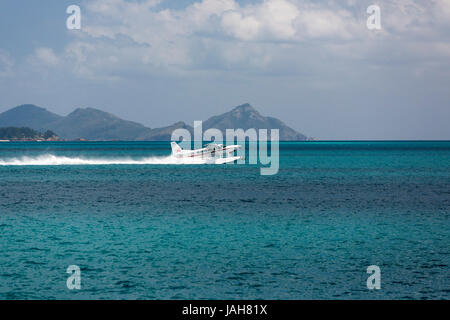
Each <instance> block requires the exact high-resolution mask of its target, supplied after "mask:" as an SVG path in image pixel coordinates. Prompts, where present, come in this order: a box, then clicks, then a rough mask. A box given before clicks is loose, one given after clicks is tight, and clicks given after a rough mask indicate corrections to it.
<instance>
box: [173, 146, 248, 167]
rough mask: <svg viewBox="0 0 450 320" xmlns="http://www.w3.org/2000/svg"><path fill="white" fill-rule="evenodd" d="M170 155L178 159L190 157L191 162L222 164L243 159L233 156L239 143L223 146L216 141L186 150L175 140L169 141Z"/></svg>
mask: <svg viewBox="0 0 450 320" xmlns="http://www.w3.org/2000/svg"><path fill="white" fill-rule="evenodd" d="M170 145H171V147H172V156H173V157H175V158H178V159H192V160H193V163H212V164H223V163H230V162H234V161H236V160H244V159H245V158H244V157H241V156H234V155H233V154H234V152H235V151H236V150H238V149H240V148H241V146H240V145H237V144H235V145H231V146H224V145H223V144H218V143H209V144H207V145H206V146H205V147H204V148H200V149H195V150H187V149H183V148H181V147H180V146H179V145H178V144H177V143H176V142H171V143H170Z"/></svg>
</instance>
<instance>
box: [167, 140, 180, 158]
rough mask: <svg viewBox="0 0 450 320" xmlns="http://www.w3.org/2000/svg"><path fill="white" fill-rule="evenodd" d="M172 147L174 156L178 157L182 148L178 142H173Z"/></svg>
mask: <svg viewBox="0 0 450 320" xmlns="http://www.w3.org/2000/svg"><path fill="white" fill-rule="evenodd" d="M170 146H171V147H172V155H176V154H177V153H179V152H181V150H182V149H181V147H180V146H179V145H178V144H177V143H176V142H171V143H170Z"/></svg>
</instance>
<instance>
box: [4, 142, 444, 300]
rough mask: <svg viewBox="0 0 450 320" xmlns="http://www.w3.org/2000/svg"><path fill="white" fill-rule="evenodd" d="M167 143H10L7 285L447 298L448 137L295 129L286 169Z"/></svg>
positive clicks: (51, 290)
mask: <svg viewBox="0 0 450 320" xmlns="http://www.w3.org/2000/svg"><path fill="white" fill-rule="evenodd" d="M169 154H170V146H169V144H168V143H166V142H76V143H75V142H63V143H45V142H42V143H32V142H28V143H0V299H387V298H389V299H390V298H392V299H449V298H450V273H449V264H450V142H289V143H287V142H283V143H280V170H279V173H278V174H277V175H274V176H261V175H260V171H259V166H258V165H248V164H247V165H245V164H242V165H238V164H234V165H174V164H164V163H166V160H165V159H166V157H167V156H168V155H169ZM80 159H81V160H82V161H87V162H85V163H86V164H83V165H67V163H70V162H75V163H77V161H78V162H80V161H81V160H80ZM124 160H126V161H130V160H132V161H135V162H134V164H113V163H121V162H123V161H124ZM105 162H107V163H108V164H105ZM51 163H53V164H55V163H58V164H62V165H49V164H51ZM64 163H66V165H64ZM99 163H103V164H99ZM11 164H14V165H11ZM22 164H34V165H22ZM39 164H47V165H39ZM72 264H75V265H78V266H79V267H80V268H81V285H82V288H81V290H68V289H67V287H66V279H67V277H68V276H69V275H68V274H66V269H67V267H68V266H69V265H72ZM373 264H375V265H378V266H379V267H380V268H381V289H380V290H368V289H367V286H366V280H367V277H368V276H369V275H368V274H367V273H366V268H367V267H368V266H369V265H373Z"/></svg>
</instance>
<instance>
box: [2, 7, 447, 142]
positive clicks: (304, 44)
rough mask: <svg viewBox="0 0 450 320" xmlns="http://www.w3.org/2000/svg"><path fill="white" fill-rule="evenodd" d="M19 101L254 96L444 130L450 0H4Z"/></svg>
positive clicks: (325, 123) (182, 107)
mask: <svg viewBox="0 0 450 320" xmlns="http://www.w3.org/2000/svg"><path fill="white" fill-rule="evenodd" d="M70 5H78V6H79V7H80V10H81V28H80V29H79V30H76V29H74V30H69V29H68V28H67V27H66V20H67V18H68V17H69V16H70V14H67V13H66V9H67V7H68V6H70ZM370 5H377V6H378V7H379V8H380V25H381V29H379V30H378V29H369V28H368V27H367V19H368V18H369V16H370V15H371V13H367V8H368V7H369V6H370ZM26 103H32V104H36V105H38V106H41V107H44V108H47V109H48V110H50V111H52V112H55V113H58V114H61V115H66V114H68V113H70V112H71V111H73V110H74V109H75V108H78V107H82V108H85V107H93V108H99V109H101V110H104V111H108V112H111V113H113V114H115V115H117V116H119V117H122V118H124V119H127V120H133V121H137V122H140V123H142V124H144V125H147V126H149V127H151V128H155V127H162V126H166V125H170V124H172V123H174V122H176V121H179V120H182V121H185V122H187V123H188V124H191V125H192V123H193V121H194V120H206V119H207V118H209V117H210V116H213V115H217V114H220V113H223V112H227V111H229V110H231V109H232V108H233V107H235V106H237V105H240V104H243V103H250V104H251V105H252V106H254V107H255V108H256V109H257V110H258V111H259V112H260V113H261V114H263V115H266V116H273V117H277V118H279V119H281V120H282V121H284V122H285V123H286V124H288V125H289V126H291V127H292V128H294V129H296V130H298V131H299V132H301V133H303V134H305V135H307V136H309V137H315V138H318V139H324V140H326V139H336V140H346V139H356V140H358V139H369V140H371V139H389V140H400V139H410V140H420V139H450V125H449V123H450V0H429V1H414V0H397V1H395V0H378V1H375V0H367V1H366V0H358V1H357V0H342V1H335V0H327V1H325V0H324V1H317V0H316V1H313V0H242V1H238V0H191V1H190V0H86V1H84V0H79V1H75V0H70V1H66V0H42V1H30V0H28V1H24V0H1V1H0V112H3V111H6V110H8V109H10V108H12V107H15V106H17V105H21V104H26Z"/></svg>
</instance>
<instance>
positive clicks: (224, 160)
mask: <svg viewBox="0 0 450 320" xmlns="http://www.w3.org/2000/svg"><path fill="white" fill-rule="evenodd" d="M241 159H243V157H239V156H234V157H225V158H218V159H216V160H215V164H224V163H230V162H234V161H236V160H241Z"/></svg>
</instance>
